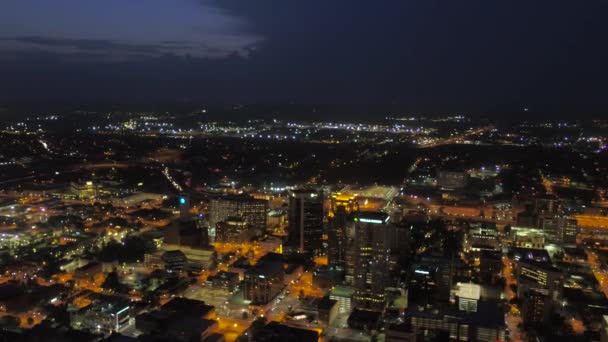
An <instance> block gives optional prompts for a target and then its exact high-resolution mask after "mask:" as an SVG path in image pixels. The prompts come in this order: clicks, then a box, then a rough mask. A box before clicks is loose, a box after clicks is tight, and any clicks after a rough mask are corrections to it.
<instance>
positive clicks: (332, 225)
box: [327, 193, 359, 270]
mask: <svg viewBox="0 0 608 342" xmlns="http://www.w3.org/2000/svg"><path fill="white" fill-rule="evenodd" d="M358 210H359V205H358V203H357V199H356V197H355V196H351V195H342V194H339V193H338V194H335V195H333V196H332V197H331V203H330V210H329V215H328V216H329V229H328V234H327V235H328V245H329V248H328V251H327V259H328V262H329V266H330V267H333V268H335V269H338V270H344V269H345V266H346V251H347V243H348V232H347V225H348V220H349V217H350V216H351V215H352V214H353V213H354V212H356V211H358Z"/></svg>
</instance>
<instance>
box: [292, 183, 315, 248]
mask: <svg viewBox="0 0 608 342" xmlns="http://www.w3.org/2000/svg"><path fill="white" fill-rule="evenodd" d="M322 242H323V194H322V193H321V192H317V191H314V190H294V191H292V192H291V194H290V195H289V243H290V244H291V245H293V246H295V247H297V248H298V251H299V252H300V253H303V252H312V251H315V250H318V249H320V248H321V246H322Z"/></svg>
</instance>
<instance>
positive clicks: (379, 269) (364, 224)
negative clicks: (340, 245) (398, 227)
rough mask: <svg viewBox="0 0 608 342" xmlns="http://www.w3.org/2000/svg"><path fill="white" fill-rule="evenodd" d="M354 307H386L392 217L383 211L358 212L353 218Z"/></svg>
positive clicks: (392, 227)
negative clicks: (385, 291)
mask: <svg viewBox="0 0 608 342" xmlns="http://www.w3.org/2000/svg"><path fill="white" fill-rule="evenodd" d="M354 225H355V243H354V247H355V248H354V252H355V254H354V256H355V258H354V260H355V268H354V279H353V286H354V288H355V294H354V299H355V305H356V306H358V307H364V308H372V309H378V308H381V307H382V306H383V305H384V301H385V296H384V290H385V288H386V287H388V286H389V283H390V277H389V256H390V251H391V249H390V245H391V241H390V238H391V236H392V235H393V234H392V233H391V230H392V229H394V225H393V224H392V223H391V222H390V216H389V215H388V214H386V213H382V212H366V213H359V214H357V215H356V216H355V217H354Z"/></svg>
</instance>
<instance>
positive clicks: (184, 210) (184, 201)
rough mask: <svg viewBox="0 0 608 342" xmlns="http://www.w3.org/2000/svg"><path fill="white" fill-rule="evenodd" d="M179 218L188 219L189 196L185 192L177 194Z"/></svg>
mask: <svg viewBox="0 0 608 342" xmlns="http://www.w3.org/2000/svg"><path fill="white" fill-rule="evenodd" d="M179 218H180V219H181V220H188V219H190V196H189V195H188V194H185V193H184V194H181V195H180V196H179Z"/></svg>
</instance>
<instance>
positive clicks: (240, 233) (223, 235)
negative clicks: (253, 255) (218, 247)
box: [215, 217, 249, 243]
mask: <svg viewBox="0 0 608 342" xmlns="http://www.w3.org/2000/svg"><path fill="white" fill-rule="evenodd" d="M248 232H249V225H248V224H247V222H245V221H244V220H243V219H242V218H240V217H229V218H228V219H226V220H225V221H223V222H218V223H217V228H216V233H215V234H216V235H215V241H216V242H221V243H243V242H246V241H247V240H248V238H249V234H248Z"/></svg>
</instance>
